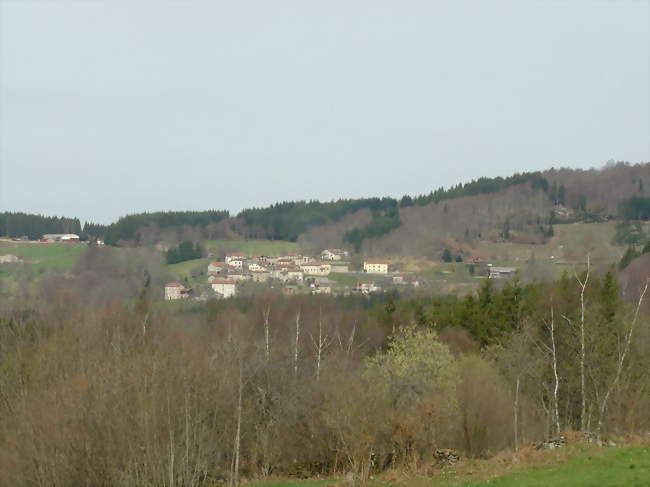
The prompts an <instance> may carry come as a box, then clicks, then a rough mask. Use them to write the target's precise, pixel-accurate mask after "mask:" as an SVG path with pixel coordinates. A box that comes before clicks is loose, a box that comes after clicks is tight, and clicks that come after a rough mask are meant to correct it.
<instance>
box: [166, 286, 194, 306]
mask: <svg viewBox="0 0 650 487" xmlns="http://www.w3.org/2000/svg"><path fill="white" fill-rule="evenodd" d="M191 293H192V289H191V288H186V287H185V286H183V285H182V284H181V283H180V282H168V283H167V284H165V299H166V300H167V301H172V300H175V299H187V298H189V297H190V294H191Z"/></svg>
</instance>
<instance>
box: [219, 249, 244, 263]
mask: <svg viewBox="0 0 650 487" xmlns="http://www.w3.org/2000/svg"><path fill="white" fill-rule="evenodd" d="M245 259H246V256H245V255H244V254H242V253H240V252H236V253H234V254H226V258H225V259H224V260H225V261H226V264H230V261H231V260H242V261H243V260H245ZM230 265H233V264H230Z"/></svg>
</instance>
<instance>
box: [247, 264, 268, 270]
mask: <svg viewBox="0 0 650 487" xmlns="http://www.w3.org/2000/svg"><path fill="white" fill-rule="evenodd" d="M248 270H249V271H252V272H258V271H266V267H265V266H263V265H261V264H258V263H257V262H249V263H248Z"/></svg>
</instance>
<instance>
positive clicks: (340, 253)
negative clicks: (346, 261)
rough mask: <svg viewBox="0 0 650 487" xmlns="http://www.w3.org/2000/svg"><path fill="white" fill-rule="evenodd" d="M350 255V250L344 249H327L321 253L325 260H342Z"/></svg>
mask: <svg viewBox="0 0 650 487" xmlns="http://www.w3.org/2000/svg"><path fill="white" fill-rule="evenodd" d="M348 255H349V253H348V251H347V250H342V249H325V250H323V251H322V252H321V253H320V256H321V258H322V259H323V260H341V259H342V258H343V257H347V256H348Z"/></svg>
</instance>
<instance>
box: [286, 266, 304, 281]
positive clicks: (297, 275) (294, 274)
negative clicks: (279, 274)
mask: <svg viewBox="0 0 650 487" xmlns="http://www.w3.org/2000/svg"><path fill="white" fill-rule="evenodd" d="M303 277H304V273H303V272H302V270H301V269H300V267H293V268H290V269H287V278H288V279H289V280H291V281H302V279H303Z"/></svg>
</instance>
